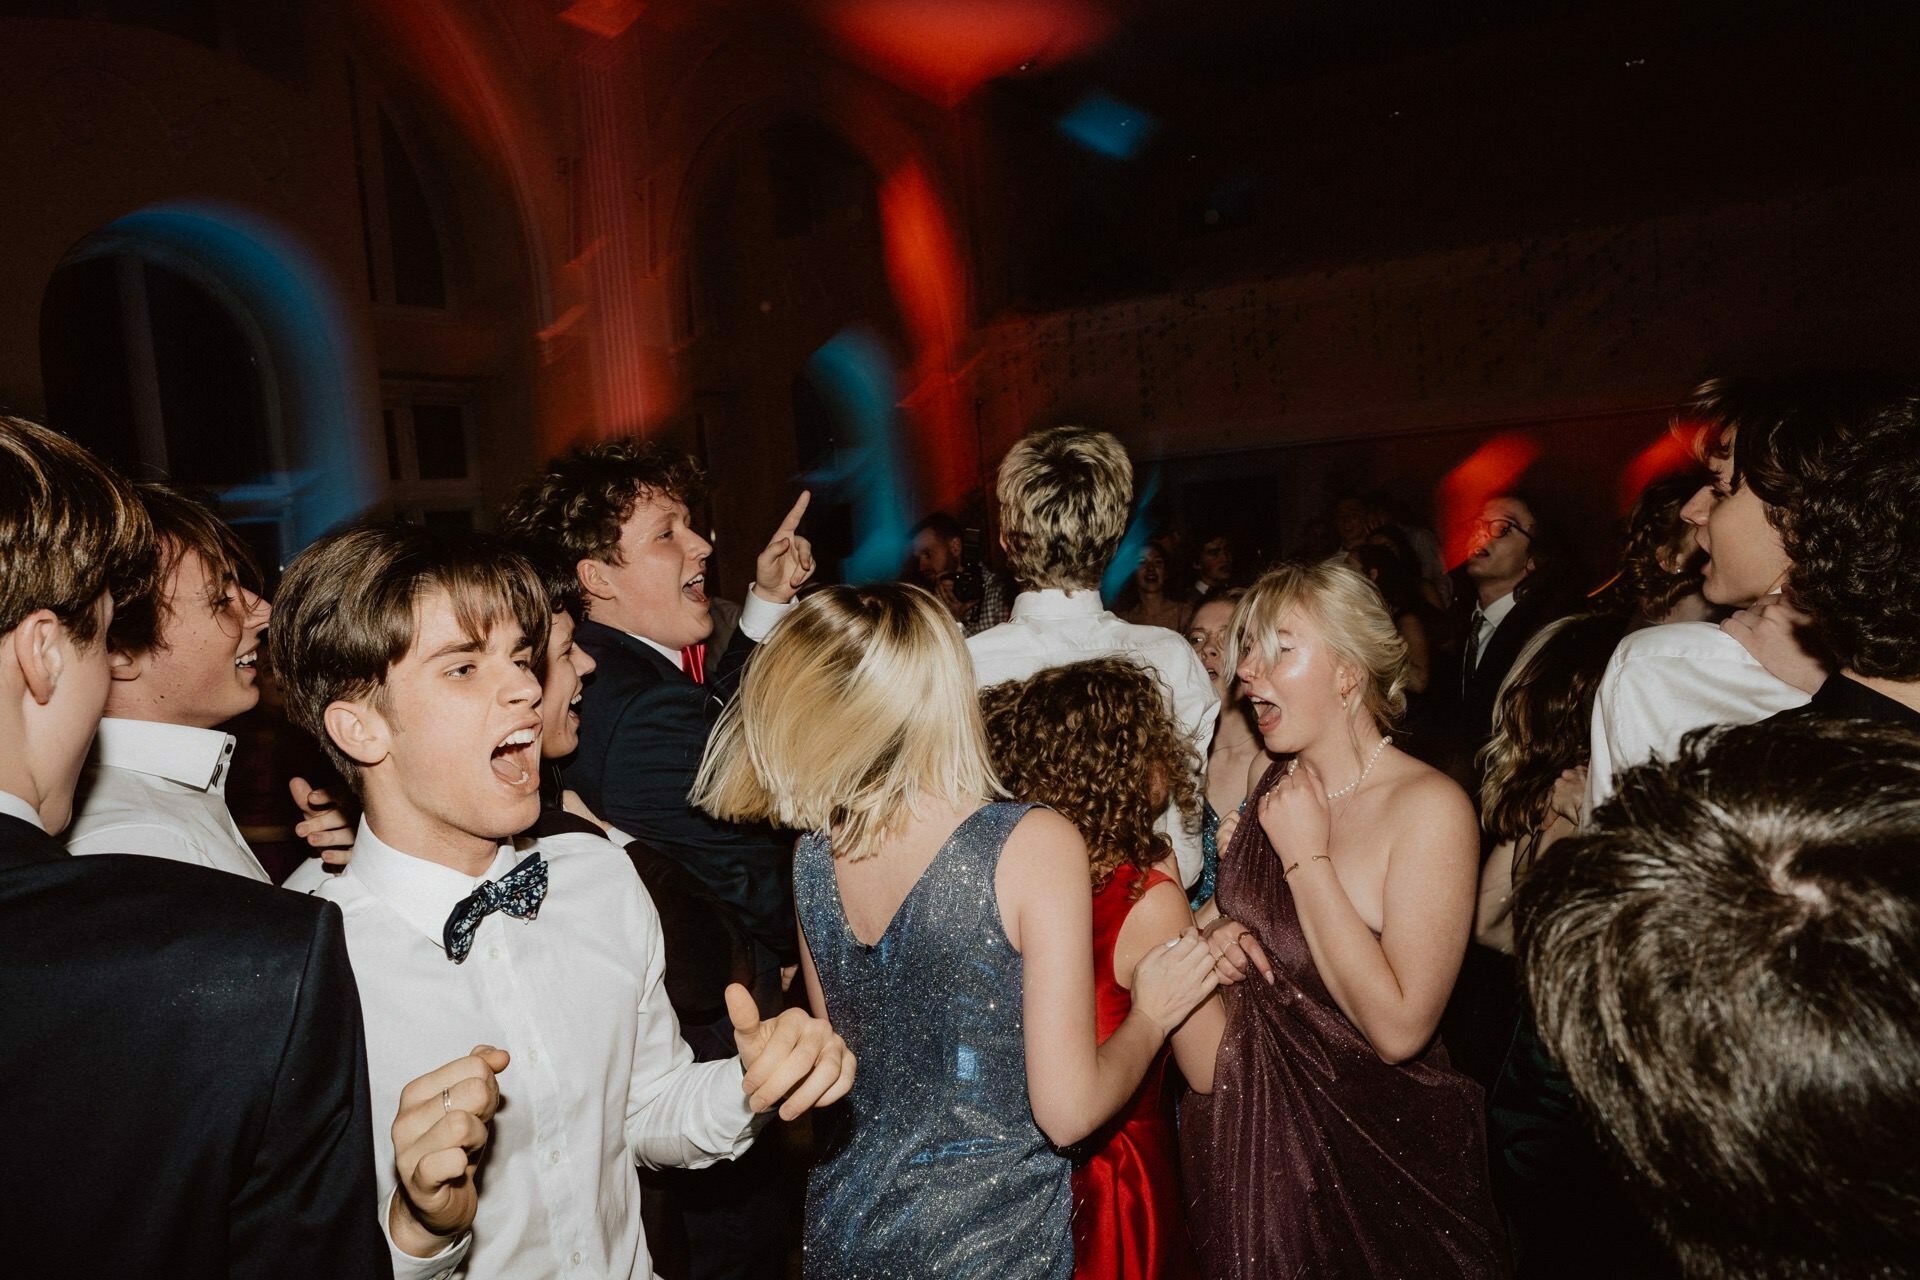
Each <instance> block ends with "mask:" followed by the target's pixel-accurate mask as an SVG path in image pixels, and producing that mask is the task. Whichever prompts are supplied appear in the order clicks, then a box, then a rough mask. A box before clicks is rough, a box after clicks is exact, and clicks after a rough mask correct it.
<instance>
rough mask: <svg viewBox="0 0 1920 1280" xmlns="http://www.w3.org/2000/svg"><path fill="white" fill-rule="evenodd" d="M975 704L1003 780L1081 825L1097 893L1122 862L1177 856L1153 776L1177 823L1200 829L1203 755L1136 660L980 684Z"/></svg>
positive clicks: (1149, 862)
mask: <svg viewBox="0 0 1920 1280" xmlns="http://www.w3.org/2000/svg"><path fill="white" fill-rule="evenodd" d="M980 710H981V714H982V716H983V717H984V719H985V720H986V726H987V747H988V750H990V751H991V752H992V753H993V763H994V767H995V768H996V769H998V770H999V772H1000V780H1001V782H1002V783H1004V784H1005V786H1006V788H1007V790H1008V791H1010V792H1012V793H1013V794H1014V795H1015V796H1017V797H1019V798H1020V799H1022V800H1030V801H1032V802H1034V803H1036V804H1044V805H1046V806H1047V807H1049V808H1051V809H1054V810H1056V811H1058V812H1059V813H1060V814H1061V815H1062V816H1064V817H1065V818H1066V819H1067V820H1068V821H1069V822H1071V823H1073V825H1074V826H1076V827H1078V828H1079V829H1080V834H1081V836H1082V837H1083V838H1084V839H1085V840H1086V842H1087V852H1088V854H1089V855H1090V856H1091V859H1092V870H1093V885H1094V888H1095V889H1099V888H1101V887H1103V886H1104V885H1105V884H1106V883H1107V882H1108V881H1109V880H1111V879H1112V878H1113V873H1114V872H1115V871H1116V870H1118V869H1119V868H1120V867H1121V866H1123V865H1124V866H1132V867H1135V868H1137V869H1139V870H1140V871H1141V872H1143V873H1144V872H1146V871H1148V870H1150V869H1152V867H1153V866H1154V864H1155V863H1157V862H1160V861H1162V860H1164V859H1165V858H1166V857H1167V856H1168V855H1169V854H1170V853H1172V852H1173V844H1172V842H1171V841H1170V840H1168V839H1167V837H1166V836H1164V835H1161V834H1160V833H1159V832H1157V831H1155V830H1154V829H1153V824H1154V821H1155V819H1157V818H1158V817H1159V816H1160V810H1161V809H1162V808H1163V807H1164V806H1165V804H1166V798H1161V799H1160V800H1158V801H1157V802H1156V799H1155V795H1154V792H1155V790H1156V788H1155V787H1154V785H1153V783H1154V782H1155V781H1156V780H1163V781H1164V783H1165V786H1166V790H1167V797H1170V798H1171V799H1172V800H1173V802H1174V806H1175V807H1176V809H1177V810H1178V811H1179V813H1180V815H1181V818H1182V820H1183V821H1185V822H1186V823H1187V824H1188V825H1189V826H1197V825H1198V823H1199V820H1200V784H1199V777H1200V763H1199V760H1198V759H1197V757H1196V756H1195V754H1194V751H1193V747H1192V745H1191V744H1190V743H1189V742H1188V741H1187V739H1186V737H1185V736H1184V735H1182V734H1181V732H1180V729H1179V726H1178V725H1176V724H1175V723H1174V719H1173V715H1172V713H1171V712H1170V711H1169V710H1168V708H1167V695H1166V692H1165V690H1163V689H1162V687H1161V685H1160V682H1159V680H1158V679H1157V678H1156V677H1155V676H1154V675H1153V674H1152V673H1151V672H1149V671H1148V670H1147V669H1146V668H1145V667H1142V666H1140V665H1139V664H1138V663H1135V662H1130V661H1128V660H1127V659H1125V658H1098V659H1095V660H1093V661H1090V662H1076V663H1073V664H1072V665H1070V666H1064V667H1054V668H1051V669H1049V670H1046V671H1042V672H1040V673H1039V674H1038V675H1036V676H1033V677H1032V678H1031V679H1028V680H1024V681H1020V682H1017V683H1015V682H1009V683H1007V684H997V685H993V686H991V687H990V688H987V689H983V690H981V693H980ZM1143 882H1144V877H1143ZM1141 888H1142V883H1136V884H1135V886H1134V896H1135V897H1138V896H1139V894H1140V891H1141Z"/></svg>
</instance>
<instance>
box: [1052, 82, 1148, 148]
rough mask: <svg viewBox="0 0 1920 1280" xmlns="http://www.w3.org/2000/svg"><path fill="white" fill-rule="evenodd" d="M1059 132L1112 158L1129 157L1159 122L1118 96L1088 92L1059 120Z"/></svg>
mask: <svg viewBox="0 0 1920 1280" xmlns="http://www.w3.org/2000/svg"><path fill="white" fill-rule="evenodd" d="M1058 123H1059V127H1060V132H1062V133H1064V134H1066V135H1067V136H1068V137H1069V138H1072V139H1073V140H1074V141H1075V142H1077V143H1079V144H1080V145H1081V146H1083V147H1085V148H1087V149H1088V150H1089V151H1094V152H1098V153H1099V154H1100V155H1103V156H1107V157H1110V158H1111V159H1114V160H1130V159H1132V158H1133V155H1134V153H1135V152H1136V151H1138V150H1140V148H1141V147H1143V146H1145V145H1146V141H1147V139H1148V138H1151V137H1152V136H1153V135H1154V133H1155V132H1156V131H1158V130H1159V128H1160V122H1159V121H1158V120H1156V119H1154V118H1153V116H1151V115H1150V114H1148V113H1147V112H1145V111H1142V110H1141V109H1140V108H1138V107H1130V106H1128V105H1127V104H1126V103H1124V102H1122V101H1120V100H1119V99H1118V98H1115V97H1111V96H1109V95H1107V94H1104V93H1101V92H1100V91H1099V90H1098V89H1094V90H1090V91H1088V92H1087V93H1086V94H1085V95H1084V96H1082V97H1081V99H1080V101H1078V102H1076V103H1074V105H1073V108H1072V110H1070V111H1068V112H1067V113H1066V114H1065V115H1063V116H1061V117H1060V119H1059V122H1058Z"/></svg>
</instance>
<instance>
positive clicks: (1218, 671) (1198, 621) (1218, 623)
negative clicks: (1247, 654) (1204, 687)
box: [1187, 600, 1233, 702]
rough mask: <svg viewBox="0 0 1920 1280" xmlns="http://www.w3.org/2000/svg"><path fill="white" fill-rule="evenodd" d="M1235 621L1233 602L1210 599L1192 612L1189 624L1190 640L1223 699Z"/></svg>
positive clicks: (1223, 699)
mask: <svg viewBox="0 0 1920 1280" xmlns="http://www.w3.org/2000/svg"><path fill="white" fill-rule="evenodd" d="M1232 621H1233V602H1232V601H1230V600H1209V601H1207V602H1206V603H1205V604H1203V605H1201V606H1200V607H1199V608H1198V609H1195V610H1194V611H1193V621H1191V622H1189V623H1188V624H1187V643H1188V644H1190V645H1192V646H1193V652H1194V653H1195V655H1196V656H1198V657H1199V659H1200V665H1201V666H1203V667H1205V668H1206V669H1207V679H1209V680H1211V681H1213V691H1214V693H1216V694H1218V695H1219V696H1220V700H1221V701H1222V702H1225V701H1226V698H1227V685H1228V684H1230V683H1231V680H1230V678H1229V676H1228V673H1227V626H1228V624H1229V623H1231V622H1232Z"/></svg>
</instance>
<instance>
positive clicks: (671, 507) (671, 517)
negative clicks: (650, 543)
mask: <svg viewBox="0 0 1920 1280" xmlns="http://www.w3.org/2000/svg"><path fill="white" fill-rule="evenodd" d="M675 520H678V521H679V522H680V523H681V524H685V523H686V522H687V504H686V503H684V502H681V501H679V500H678V499H676V498H669V497H667V496H666V495H665V494H662V493H656V492H654V491H653V490H651V489H643V490H641V492H640V496H639V497H638V498H636V499H635V500H634V503H633V514H631V515H629V516H628V517H627V521H626V523H625V524H623V525H621V526H620V531H621V532H622V533H625V532H626V531H627V530H629V529H635V528H654V529H658V528H660V527H661V526H662V525H665V524H668V523H670V522H672V521H675Z"/></svg>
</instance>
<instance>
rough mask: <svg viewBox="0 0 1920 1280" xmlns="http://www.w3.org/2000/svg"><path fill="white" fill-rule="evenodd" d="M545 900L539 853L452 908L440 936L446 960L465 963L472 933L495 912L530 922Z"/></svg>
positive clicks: (544, 871)
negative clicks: (444, 929) (444, 946)
mask: <svg viewBox="0 0 1920 1280" xmlns="http://www.w3.org/2000/svg"><path fill="white" fill-rule="evenodd" d="M546 896H547V864H546V862H545V861H544V860H542V858H541V857H540V855H539V854H538V853H535V854H534V855H533V856H532V857H530V858H528V859H526V860H525V861H524V862H522V863H521V864H520V865H519V866H517V867H515V868H514V869H513V870H511V871H509V872H507V874H506V875H504V876H502V877H500V878H499V879H498V880H489V881H487V882H486V883H485V884H483V885H481V886H480V887H479V888H478V889H475V890H474V891H473V892H472V893H470V894H468V895H467V896H466V897H464V898H462V899H460V901H459V902H458V903H457V904H455V906H454V908H453V912H452V914H451V915H449V916H448V917H447V927H446V931H445V932H444V934H442V941H443V942H445V943H446V947H447V959H449V960H451V961H453V962H454V963H455V964H463V963H465V962H466V958H467V953H468V952H469V951H471V950H473V935H474V931H475V930H477V929H479V927H480V922H481V921H482V920H485V919H486V918H487V917H488V916H490V915H492V914H493V913H494V912H496V911H504V912H506V913H507V914H508V915H510V916H513V917H514V918H516V919H519V920H531V919H533V918H534V917H535V916H537V915H539V914H540V903H541V902H542V900H544V899H545V898H546Z"/></svg>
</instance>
